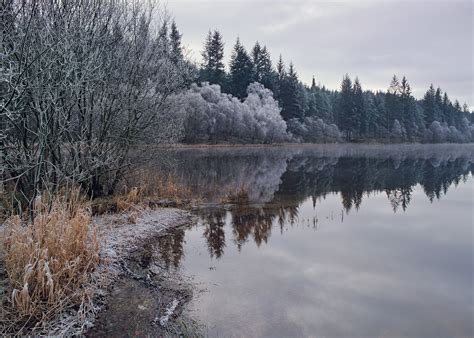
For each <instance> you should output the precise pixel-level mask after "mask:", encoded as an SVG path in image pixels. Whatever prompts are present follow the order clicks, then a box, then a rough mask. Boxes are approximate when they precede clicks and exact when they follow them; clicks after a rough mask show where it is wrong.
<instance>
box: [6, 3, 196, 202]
mask: <svg viewBox="0 0 474 338" xmlns="http://www.w3.org/2000/svg"><path fill="white" fill-rule="evenodd" d="M12 14H14V15H12ZM155 14H158V13H156V9H155V8H153V7H150V6H147V5H144V4H141V3H137V2H133V3H131V2H128V1H126V0H119V1H111V0H103V1H89V0H85V1H80V2H65V1H20V0H18V1H16V0H13V1H7V2H4V3H3V5H2V6H0V25H2V27H1V30H2V40H1V46H0V48H1V50H0V54H1V55H2V57H1V60H0V62H1V66H0V69H1V72H2V76H1V79H0V81H1V83H0V90H1V95H0V121H2V124H3V126H2V134H3V135H2V137H1V139H2V141H0V142H1V144H0V147H1V148H2V149H0V152H1V153H2V158H1V160H0V166H1V168H0V172H1V171H3V172H4V173H6V176H7V179H11V180H13V181H14V183H15V185H16V187H17V188H18V190H19V192H20V195H22V196H24V198H25V199H26V200H27V201H30V202H31V201H32V200H33V199H34V197H35V196H36V194H38V193H39V192H40V191H42V190H44V189H48V190H51V191H54V190H55V189H59V188H60V187H61V186H62V185H64V184H66V183H67V182H73V183H77V184H80V185H82V186H83V187H84V189H85V190H86V191H87V192H88V193H89V194H90V195H93V196H97V195H102V194H107V193H110V192H113V189H114V187H115V185H116V183H117V181H118V180H119V179H120V177H121V174H122V173H123V169H124V168H126V167H127V166H128V165H130V163H131V162H130V156H129V155H130V150H131V148H132V147H133V146H134V145H136V144H137V143H139V142H142V141H143V140H144V139H146V137H147V135H149V134H150V132H151V131H153V130H154V128H155V127H156V125H157V124H161V122H162V121H163V119H162V115H161V114H162V112H163V109H162V108H163V104H164V103H165V101H166V99H167V98H168V97H169V96H170V95H171V94H173V93H176V92H178V91H180V90H182V89H183V87H184V86H185V84H186V83H187V82H189V78H190V75H191V71H190V70H191V69H192V67H188V66H189V64H188V63H185V62H183V63H180V64H179V65H177V64H174V63H173V62H172V61H171V59H170V56H169V51H170V44H169V36H168V29H167V20H166V17H165V19H163V20H161V21H158V19H157V18H158V16H157V15H155ZM162 17H163V16H162ZM154 27H159V29H158V31H157V30H155V28H154ZM172 127H173V126H172V125H171V124H169V125H168V128H172ZM5 148H6V149H8V150H7V151H6V150H5Z"/></svg>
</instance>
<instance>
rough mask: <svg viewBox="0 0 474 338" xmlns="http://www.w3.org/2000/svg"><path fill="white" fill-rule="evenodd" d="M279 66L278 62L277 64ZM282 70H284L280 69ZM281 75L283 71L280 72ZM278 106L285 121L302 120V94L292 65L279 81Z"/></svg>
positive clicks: (291, 64)
mask: <svg viewBox="0 0 474 338" xmlns="http://www.w3.org/2000/svg"><path fill="white" fill-rule="evenodd" d="M279 64H280V62H279ZM280 69H284V68H280ZM280 73H281V74H283V71H280ZM279 87H280V97H279V99H280V105H281V115H282V116H283V119H284V120H285V121H288V120H289V119H293V118H299V119H302V118H303V115H304V114H303V109H302V103H303V100H304V99H303V97H302V96H303V93H302V90H301V87H300V82H299V80H298V74H297V73H296V70H295V67H294V66H293V63H290V66H289V67H288V73H287V74H286V73H285V74H283V79H281V80H280V86H279Z"/></svg>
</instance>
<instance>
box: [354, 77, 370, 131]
mask: <svg viewBox="0 0 474 338" xmlns="http://www.w3.org/2000/svg"><path fill="white" fill-rule="evenodd" d="M352 90H353V100H354V118H353V122H352V123H353V126H352V128H353V129H354V130H356V131H357V133H358V134H359V136H362V135H364V134H365V133H366V132H367V112H366V107H365V105H364V94H363V92H362V86H361V84H360V82H359V78H357V77H356V78H355V81H354V86H353V88H352Z"/></svg>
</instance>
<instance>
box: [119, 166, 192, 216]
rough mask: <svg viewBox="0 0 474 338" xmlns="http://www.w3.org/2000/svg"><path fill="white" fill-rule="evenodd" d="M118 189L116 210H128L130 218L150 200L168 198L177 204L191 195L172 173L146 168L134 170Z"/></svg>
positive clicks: (181, 203) (182, 202)
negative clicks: (119, 191)
mask: <svg viewBox="0 0 474 338" xmlns="http://www.w3.org/2000/svg"><path fill="white" fill-rule="evenodd" d="M129 187H131V188H129ZM120 190H121V191H122V192H123V193H122V194H120V195H118V196H116V197H115V198H114V201H115V206H116V211H118V212H129V213H130V218H132V220H133V218H135V217H137V216H138V215H137V213H139V212H140V208H141V207H143V206H145V205H149V202H150V201H160V200H170V201H173V202H175V204H176V205H177V206H179V205H183V204H184V201H188V200H190V196H191V191H190V190H189V189H188V188H187V187H185V186H184V185H182V184H179V183H178V180H177V178H176V177H175V176H173V175H172V174H170V173H168V174H163V173H160V172H156V171H152V170H146V169H142V170H140V171H137V172H135V173H134V175H132V176H131V177H129V178H128V179H127V180H126V181H124V182H123V183H122V186H121V188H120Z"/></svg>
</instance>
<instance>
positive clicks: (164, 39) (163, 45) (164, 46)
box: [158, 21, 170, 57]
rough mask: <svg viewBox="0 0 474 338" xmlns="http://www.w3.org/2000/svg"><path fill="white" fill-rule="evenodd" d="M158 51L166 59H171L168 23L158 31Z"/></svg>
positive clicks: (164, 23)
mask: <svg viewBox="0 0 474 338" xmlns="http://www.w3.org/2000/svg"><path fill="white" fill-rule="evenodd" d="M158 50H159V51H160V53H162V55H163V56H164V57H169V55H170V40H169V37H168V21H165V22H163V24H162V25H161V27H160V29H159V31H158Z"/></svg>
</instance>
